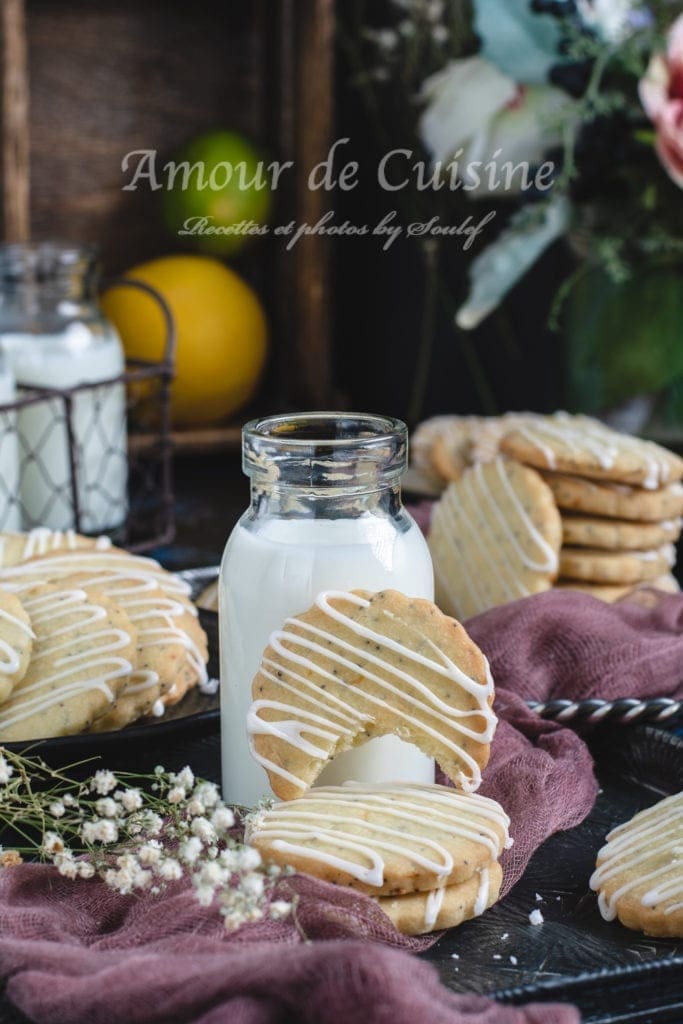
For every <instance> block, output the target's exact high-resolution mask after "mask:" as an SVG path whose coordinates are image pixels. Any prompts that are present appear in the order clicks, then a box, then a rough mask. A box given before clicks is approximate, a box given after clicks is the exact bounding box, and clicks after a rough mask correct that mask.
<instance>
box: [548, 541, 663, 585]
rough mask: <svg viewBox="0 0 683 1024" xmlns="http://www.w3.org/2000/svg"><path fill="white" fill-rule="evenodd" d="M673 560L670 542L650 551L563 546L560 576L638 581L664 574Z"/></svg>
mask: <svg viewBox="0 0 683 1024" xmlns="http://www.w3.org/2000/svg"><path fill="white" fill-rule="evenodd" d="M675 561H676V551H675V549H674V547H673V546H672V545H670V544H669V545H665V546H664V547H662V548H657V549H655V550H653V551H603V550H601V549H600V548H572V547H564V548H562V551H561V552H560V576H563V577H565V578H566V579H572V580H588V581H589V582H591V583H640V582H641V580H652V579H655V578H656V577H657V576H664V575H666V574H667V573H668V572H669V570H670V569H671V566H672V565H674V563H675Z"/></svg>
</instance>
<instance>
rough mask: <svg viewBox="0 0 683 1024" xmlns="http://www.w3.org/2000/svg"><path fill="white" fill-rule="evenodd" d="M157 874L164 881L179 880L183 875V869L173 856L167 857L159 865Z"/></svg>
mask: <svg viewBox="0 0 683 1024" xmlns="http://www.w3.org/2000/svg"><path fill="white" fill-rule="evenodd" d="M157 874H158V875H159V877H160V878H162V879H163V880H164V882H177V880H178V879H179V878H182V876H183V869H182V867H181V866H180V864H179V863H178V861H177V860H175V859H174V858H173V857H165V858H164V860H162V862H161V864H159V865H158V866H157Z"/></svg>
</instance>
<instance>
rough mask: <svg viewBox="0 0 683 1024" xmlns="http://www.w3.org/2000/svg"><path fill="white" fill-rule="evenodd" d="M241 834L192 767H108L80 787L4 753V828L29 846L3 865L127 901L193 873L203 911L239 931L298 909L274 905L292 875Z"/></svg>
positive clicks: (4, 857) (2, 855) (6, 854)
mask: <svg viewBox="0 0 683 1024" xmlns="http://www.w3.org/2000/svg"><path fill="white" fill-rule="evenodd" d="M71 767H76V766H75V765H74V766H71ZM235 828H236V822H235V815H234V813H233V811H232V810H231V809H230V808H229V807H227V806H226V805H225V804H224V803H223V801H222V800H221V798H220V794H219V792H218V787H217V786H216V785H215V784H214V783H213V782H207V781H205V780H203V779H196V778H195V776H194V773H193V772H192V769H191V768H189V767H186V768H183V769H182V771H180V772H177V773H176V772H167V771H166V770H165V769H164V768H162V767H161V766H158V767H157V768H155V770H154V773H153V774H152V775H136V774H134V773H130V772H116V773H114V772H112V771H109V770H107V769H99V770H98V771H96V772H95V773H94V774H93V775H92V776H91V777H90V778H88V779H86V780H85V781H82V782H79V781H76V780H74V779H72V778H70V777H69V776H68V775H67V774H66V770H65V771H64V772H62V771H59V770H56V769H54V768H51V767H50V766H49V765H47V764H46V763H45V762H44V761H43V760H42V759H40V758H31V757H26V756H23V755H20V754H17V753H15V752H13V751H9V750H6V749H5V748H2V747H0V829H7V830H11V832H13V833H14V834H15V836H16V837H17V838H18V839H19V840H20V842H19V843H16V844H13V845H12V847H11V848H10V849H7V850H5V849H3V847H2V846H0V867H3V866H10V865H12V864H17V863H20V862H21V859H22V858H23V857H24V856H30V857H36V858H38V859H40V860H42V861H44V862H48V863H51V864H53V865H54V866H55V867H56V868H57V870H58V871H59V873H60V875H62V876H64V877H65V878H69V879H77V878H80V879H91V878H100V879H102V880H103V881H104V882H105V883H106V884H107V885H108V886H110V887H111V888H113V889H115V890H116V891H117V892H119V893H121V894H123V895H128V894H130V893H132V892H142V891H146V892H149V893H150V894H152V895H157V894H158V893H160V892H161V891H162V890H163V889H164V887H165V886H166V885H168V883H170V882H175V881H178V880H179V879H180V878H182V877H183V875H186V876H187V877H188V878H189V880H190V881H191V883H192V885H193V887H194V890H195V893H196V896H197V899H198V900H199V902H200V903H201V904H202V905H203V906H207V907H208V906H210V905H211V904H213V903H214V901H217V903H218V906H219V907H220V912H221V914H222V915H223V917H224V919H225V926H226V928H228V929H230V930H233V929H235V928H239V927H240V925H242V924H246V923H248V922H252V921H258V920H260V919H262V918H263V917H264V916H270V917H271V918H272V919H276V920H280V919H282V918H284V917H286V916H288V915H289V914H290V913H291V912H292V909H293V904H292V902H289V901H286V900H281V899H275V898H274V889H275V886H276V884H277V882H278V881H279V879H280V878H281V876H282V875H283V874H287V873H288V872H287V870H286V869H285V871H284V872H283V870H282V869H281V868H278V867H274V866H268V867H266V866H265V865H263V864H262V863H261V857H260V854H259V852H258V850H256V849H254V848H253V847H251V846H249V845H247V844H245V843H243V842H240V841H239V840H238V839H237V838H236V836H235V835H234V834H233V833H234V831H235Z"/></svg>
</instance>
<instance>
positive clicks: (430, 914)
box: [425, 885, 446, 931]
mask: <svg viewBox="0 0 683 1024" xmlns="http://www.w3.org/2000/svg"><path fill="white" fill-rule="evenodd" d="M445 894H446V887H445V886H444V885H440V886H439V888H438V889H432V891H431V892H430V893H428V894H427V900H426V903H425V928H426V929H427V930H429V931H431V930H432V928H433V927H434V925H435V924H436V919H437V917H438V916H439V914H440V913H441V907H442V906H443V898H444V896H445Z"/></svg>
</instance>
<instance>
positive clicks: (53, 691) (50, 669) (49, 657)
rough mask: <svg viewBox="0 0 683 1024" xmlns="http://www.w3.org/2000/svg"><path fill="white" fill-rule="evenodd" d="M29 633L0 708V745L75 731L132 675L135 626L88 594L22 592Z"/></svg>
mask: <svg viewBox="0 0 683 1024" xmlns="http://www.w3.org/2000/svg"><path fill="white" fill-rule="evenodd" d="M21 603H22V604H23V606H24V608H25V609H26V611H27V613H28V615H29V618H30V620H31V625H32V627H33V631H34V633H35V637H36V639H35V643H34V648H33V654H32V657H31V662H30V664H29V668H28V671H27V673H26V675H25V676H24V678H23V679H22V680H21V682H20V683H18V684H17V686H16V687H15V689H14V691H13V693H12V695H11V696H10V698H9V700H7V701H6V702H5V703H4V704H3V705H2V706H0V741H2V740H33V739H42V738H45V737H50V736H67V735H70V734H72V733H78V732H82V731H83V730H84V729H86V728H87V727H88V726H89V725H90V724H91V723H92V722H93V720H94V719H95V718H97V716H98V715H100V714H102V712H103V711H105V710H106V708H108V707H110V706H111V705H112V704H113V703H114V701H115V700H116V698H117V696H118V694H119V693H120V692H121V690H122V689H123V687H124V685H125V681H126V678H127V677H128V676H129V675H130V673H131V672H132V671H133V670H134V668H135V650H136V644H137V637H136V631H135V627H134V626H133V625H132V623H131V621H130V619H129V618H128V616H127V615H126V613H125V612H124V611H122V609H121V608H119V607H118V606H117V605H115V604H113V603H112V602H111V601H109V600H107V598H105V597H102V596H101V595H99V594H96V593H94V592H92V591H91V592H89V593H86V591H85V590H81V589H79V588H62V587H59V586H50V585H49V584H44V585H42V586H37V587H33V588H30V589H27V590H25V591H22V594H21Z"/></svg>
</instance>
